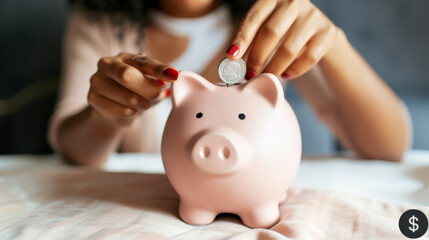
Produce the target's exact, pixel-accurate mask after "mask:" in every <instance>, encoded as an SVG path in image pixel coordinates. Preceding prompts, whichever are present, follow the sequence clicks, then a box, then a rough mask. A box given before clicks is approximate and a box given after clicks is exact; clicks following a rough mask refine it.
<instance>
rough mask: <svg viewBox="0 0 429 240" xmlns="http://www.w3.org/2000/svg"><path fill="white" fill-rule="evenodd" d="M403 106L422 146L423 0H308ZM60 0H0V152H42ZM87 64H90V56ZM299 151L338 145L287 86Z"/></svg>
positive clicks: (426, 118)
mask: <svg viewBox="0 0 429 240" xmlns="http://www.w3.org/2000/svg"><path fill="white" fill-rule="evenodd" d="M313 3H314V4H315V5H316V6H318V7H319V8H320V9H321V10H322V11H323V12H324V13H325V14H326V15H327V16H328V17H330V18H331V20H332V21H333V22H334V23H335V24H337V25H338V26H339V27H341V28H342V29H343V30H344V31H345V32H346V34H347V36H348V38H349V40H350V42H351V43H352V44H353V45H354V46H355V47H356V48H357V49H358V50H359V51H360V53H361V54H362V55H363V56H364V57H365V58H366V59H367V61H368V62H369V63H370V64H371V65H372V66H373V67H374V69H375V70H376V71H377V72H378V73H379V74H380V75H381V76H382V78H383V79H384V80H385V81H386V82H387V83H388V84H389V85H390V86H391V87H392V88H393V90H394V91H395V92H396V93H397V94H398V95H399V97H401V98H402V100H403V101H404V102H405V104H406V105H407V107H408V109H409V111H410V114H411V117H412V122H413V126H414V139H413V148H415V149H426V150H429V127H428V126H427V125H428V124H429V18H428V12H429V1H426V0H414V1H404V0H378V1H373V0H359V1H344V0H314V1H313ZM67 6H68V3H67V1H65V0H62V1H58V0H39V1H31V0H21V1H0V154H16V153H50V152H52V150H51V149H50V148H49V146H48V144H47V141H46V130H47V123H48V120H49V117H50V115H51V113H52V110H53V108H54V104H55V100H56V95H57V88H58V82H59V75H60V67H61V62H60V58H61V39H62V33H63V31H64V26H65V23H66V20H67V14H68V7H67ZM94 64H95V63H94ZM286 95H287V98H288V100H289V101H290V103H291V105H292V107H293V108H294V110H295V111H296V114H297V116H298V120H299V121H300V125H301V129H302V134H303V152H304V154H331V153H334V152H336V151H338V150H339V149H340V147H339V146H338V143H337V142H336V141H335V139H334V138H333V136H332V135H331V134H330V133H329V132H328V130H327V129H326V128H325V127H324V126H322V125H321V124H320V123H319V122H318V120H317V119H316V118H315V117H314V115H313V113H312V112H311V110H310V109H309V108H308V107H307V106H306V104H305V103H304V102H303V101H302V99H301V98H300V97H299V95H297V93H296V92H295V91H294V90H293V88H291V87H290V88H288V89H287V93H286Z"/></svg>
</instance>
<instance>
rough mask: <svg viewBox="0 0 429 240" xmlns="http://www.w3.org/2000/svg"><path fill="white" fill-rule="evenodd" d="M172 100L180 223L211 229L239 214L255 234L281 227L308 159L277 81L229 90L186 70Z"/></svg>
mask: <svg viewBox="0 0 429 240" xmlns="http://www.w3.org/2000/svg"><path fill="white" fill-rule="evenodd" d="M171 93H172V94H171V97H172V104H173V108H172V110H171V113H170V115H169V117H168V120H167V123H166V125H165V129H164V133H163V137H162V144H161V154H162V160H163V165H164V169H165V172H166V175H167V178H168V179H169V181H170V183H171V185H172V186H173V188H174V189H175V190H176V192H177V193H178V195H179V197H180V204H179V215H180V217H181V218H182V219H183V220H184V221H185V222H187V223H189V224H195V225H203V224H209V223H211V222H212V221H213V220H214V219H215V217H216V215H217V214H219V213H233V214H236V215H238V216H239V217H240V218H241V220H242V222H243V223H244V224H245V225H247V226H248V227H252V228H256V227H258V228H259V227H261V228H266V227H270V226H272V225H274V224H275V223H277V222H278V220H279V203H280V202H281V201H283V200H285V199H286V192H287V189H288V187H289V185H290V184H291V182H292V180H293V179H294V177H295V175H296V173H297V170H298V167H299V162H300V159H301V133H300V129H299V125H298V121H297V119H296V116H295V114H294V112H293V110H292V108H291V107H290V105H289V104H288V103H287V102H286V100H285V99H284V94H283V89H282V86H281V84H280V82H279V80H278V79H277V77H275V76H274V75H272V74H261V75H258V76H256V77H254V78H253V79H251V80H250V81H248V82H246V83H245V84H242V85H234V86H229V87H226V86H218V85H215V84H212V83H211V82H209V81H207V80H206V79H204V78H203V77H201V76H200V75H198V74H196V73H192V72H189V71H181V72H180V73H179V77H178V79H177V81H176V82H174V83H173V84H172V92H171Z"/></svg>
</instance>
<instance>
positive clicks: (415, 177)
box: [0, 150, 429, 206]
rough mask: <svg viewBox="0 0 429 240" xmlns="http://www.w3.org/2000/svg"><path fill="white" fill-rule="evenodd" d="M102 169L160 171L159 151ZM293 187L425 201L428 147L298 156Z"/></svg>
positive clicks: (2, 165)
mask: <svg viewBox="0 0 429 240" xmlns="http://www.w3.org/2000/svg"><path fill="white" fill-rule="evenodd" d="M62 166H64V164H63V163H62V162H61V160H60V159H59V157H58V156H56V155H3V156H0V171H2V170H11V169H43V168H58V167H62ZM104 168H105V169H106V170H107V171H114V172H145V173H163V172H164V169H163V166H162V162H161V156H160V154H145V153H127V154H114V155H112V156H111V158H110V159H109V161H108V162H107V163H106V165H105V167H104ZM293 186H295V187H302V188H309V189H321V190H332V191H337V192H342V193H348V194H353V195H357V196H362V197H366V198H372V199H376V200H382V201H386V202H392V203H400V204H412V205H422V206H429V151H423V150H411V151H409V152H408V153H407V154H406V155H405V157H404V159H403V161H402V162H400V163H395V162H387V161H380V160H362V159H351V158H345V157H305V156H304V158H303V160H302V162H301V165H300V168H299V171H298V174H297V177H296V179H295V181H294V182H293Z"/></svg>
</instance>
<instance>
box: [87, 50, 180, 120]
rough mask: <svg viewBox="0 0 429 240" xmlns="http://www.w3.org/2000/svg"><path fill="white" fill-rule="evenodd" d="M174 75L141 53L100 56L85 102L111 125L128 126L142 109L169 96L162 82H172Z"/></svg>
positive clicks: (174, 78) (169, 69)
mask: <svg viewBox="0 0 429 240" xmlns="http://www.w3.org/2000/svg"><path fill="white" fill-rule="evenodd" d="M177 76H178V71H177V70H176V69H174V68H173V67H171V66H169V65H166V64H163V63H161V62H159V61H157V60H155V59H152V58H150V57H147V56H146V55H144V54H143V55H134V54H129V53H120V54H119V55H117V56H114V57H103V58H101V59H100V60H99V62H98V71H97V72H96V73H95V74H94V75H93V76H92V77H91V81H90V82H91V87H90V89H89V92H88V103H89V105H90V106H91V107H92V108H93V109H94V110H95V111H96V112H97V113H98V114H99V115H100V116H102V117H103V118H104V119H107V120H109V121H110V122H112V123H114V124H115V125H117V126H124V125H129V124H131V123H132V122H133V120H134V119H135V118H136V116H138V115H139V113H141V112H142V111H143V110H146V109H148V108H150V107H151V106H153V105H154V104H156V103H158V102H159V101H161V100H162V99H164V98H166V97H168V96H169V95H170V89H165V87H166V83H165V82H164V81H167V82H172V81H175V80H176V79H177Z"/></svg>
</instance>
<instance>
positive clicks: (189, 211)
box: [179, 200, 217, 225]
mask: <svg viewBox="0 0 429 240" xmlns="http://www.w3.org/2000/svg"><path fill="white" fill-rule="evenodd" d="M179 215H180V217H181V218H182V220H183V221H185V222H187V223H189V224H194V225H206V224H209V223H211V222H213V220H214V219H215V218H216V215H217V214H216V213H215V212H213V211H210V210H207V209H204V208H200V207H198V206H196V205H192V204H190V203H188V202H186V201H183V200H181V201H180V204H179Z"/></svg>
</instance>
